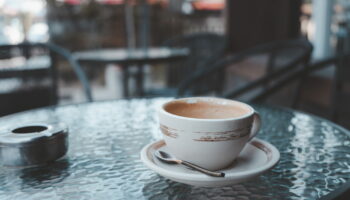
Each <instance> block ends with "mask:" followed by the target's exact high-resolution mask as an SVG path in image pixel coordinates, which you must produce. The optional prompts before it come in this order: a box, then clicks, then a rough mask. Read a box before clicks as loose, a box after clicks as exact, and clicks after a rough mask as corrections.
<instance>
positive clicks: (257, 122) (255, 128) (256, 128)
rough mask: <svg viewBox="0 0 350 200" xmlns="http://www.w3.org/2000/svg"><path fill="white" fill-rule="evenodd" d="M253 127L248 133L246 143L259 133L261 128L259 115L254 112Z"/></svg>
mask: <svg viewBox="0 0 350 200" xmlns="http://www.w3.org/2000/svg"><path fill="white" fill-rule="evenodd" d="M253 120H254V121H253V127H252V129H251V132H250V136H249V139H248V142H249V141H250V140H252V139H253V138H254V137H255V136H256V135H257V134H258V132H259V129H260V127H261V118H260V115H259V113H257V112H255V113H254V116H253Z"/></svg>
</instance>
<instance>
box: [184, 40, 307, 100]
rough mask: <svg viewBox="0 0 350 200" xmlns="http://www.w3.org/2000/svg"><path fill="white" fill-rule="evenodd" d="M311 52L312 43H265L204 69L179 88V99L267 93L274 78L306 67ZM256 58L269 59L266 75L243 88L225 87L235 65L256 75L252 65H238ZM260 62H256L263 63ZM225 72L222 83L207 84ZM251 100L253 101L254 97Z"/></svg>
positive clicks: (242, 86) (291, 41)
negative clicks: (254, 89)
mask: <svg viewBox="0 0 350 200" xmlns="http://www.w3.org/2000/svg"><path fill="white" fill-rule="evenodd" d="M311 52H312V45H311V44H310V43H309V42H308V41H306V40H304V39H297V40H288V41H277V42H272V43H268V44H263V45H259V46H256V47H253V48H250V49H246V50H243V51H241V52H238V53H235V54H232V55H227V56H226V57H224V58H221V59H220V60H218V61H217V62H216V63H215V64H214V65H212V66H207V67H205V68H203V70H202V71H200V72H197V73H196V74H194V75H193V76H191V77H190V78H188V79H187V80H185V81H184V82H182V83H181V85H180V87H179V89H178V96H186V95H191V96H193V95H207V94H213V95H217V96H224V97H226V98H237V97H238V96H240V95H245V94H246V93H247V92H250V91H251V90H252V88H261V89H262V90H264V88H266V87H267V86H268V85H269V84H272V81H274V80H273V79H274V78H277V77H278V78H282V77H283V76H285V75H286V74H288V73H289V72H291V71H294V70H297V69H298V68H304V67H305V66H306V65H307V63H308V61H309V58H310V55H311ZM254 56H258V57H259V56H260V57H261V56H264V57H265V59H264V60H265V61H264V62H265V65H264V66H259V67H261V68H263V70H264V71H265V73H264V74H263V75H261V76H259V77H257V78H255V79H254V80H249V82H248V83H245V84H243V85H241V86H238V87H233V88H232V87H231V88H230V86H231V85H228V87H226V88H223V87H224V85H225V84H224V82H225V79H226V80H227V79H229V78H231V77H230V74H229V72H228V71H226V70H227V69H228V68H229V67H232V66H233V67H234V68H236V69H237V70H238V71H239V70H246V69H248V74H254V73H256V71H255V70H256V69H257V68H255V69H254V68H253V69H249V67H248V66H242V65H235V64H237V63H242V61H245V60H247V59H250V58H252V57H254ZM259 59H260V58H259ZM259 59H255V60H258V62H260V61H259ZM248 65H249V64H248ZM249 70H251V71H249ZM223 72H224V74H225V75H226V76H225V77H222V78H221V79H220V81H218V82H208V81H206V80H207V78H208V77H210V76H215V74H217V73H223ZM227 75H228V76H227ZM249 98H253V96H251V97H249ZM245 100H249V99H245Z"/></svg>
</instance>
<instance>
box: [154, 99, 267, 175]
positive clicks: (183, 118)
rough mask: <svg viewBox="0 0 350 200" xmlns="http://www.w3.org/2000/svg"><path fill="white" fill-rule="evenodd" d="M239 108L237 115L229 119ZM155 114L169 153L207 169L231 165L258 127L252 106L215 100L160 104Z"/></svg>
mask: <svg viewBox="0 0 350 200" xmlns="http://www.w3.org/2000/svg"><path fill="white" fill-rule="evenodd" d="M206 105H208V106H207V107H206ZM177 106H179V107H177ZM181 106H182V107H181ZM186 106H187V107H186ZM191 106H192V107H191ZM193 106H197V108H194V107H193ZM209 107H210V108H209ZM185 108H186V109H185ZM212 108H213V109H212ZM238 108H239V109H241V110H240V112H238V116H234V115H232V116H230V114H229V113H230V112H231V111H232V112H233V110H234V109H237V110H238ZM191 109H192V110H191ZM242 109H243V110H242ZM187 110H189V112H188V113H186V112H187ZM181 112H182V113H181ZM201 112H202V113H201ZM205 112H207V113H205ZM210 112H212V113H215V114H213V116H212V114H210ZM179 113H181V114H179ZM184 113H185V114H184ZM198 113H199V114H198ZM203 113H204V114H203ZM208 113H209V114H208ZM196 114H197V115H198V116H199V117H198V116H196ZM201 114H203V115H204V116H200V115H201ZM158 115H159V123H160V129H161V131H162V133H163V138H164V140H165V143H166V145H167V147H168V148H169V151H170V153H171V154H173V155H174V156H176V157H177V158H179V159H182V160H186V161H189V162H192V163H194V164H196V165H199V166H201V167H204V168H207V169H209V170H218V169H223V168H226V167H228V166H229V165H230V164H232V163H233V161H234V160H235V159H236V158H237V156H238V155H239V153H240V152H241V151H242V149H243V148H244V146H245V145H246V144H247V142H249V141H250V140H251V139H252V138H253V137H254V136H255V135H256V134H257V132H258V130H259V129H260V124H261V120H260V117H259V114H258V113H257V112H256V111H255V110H254V109H253V108H252V107H251V106H249V105H247V104H245V103H242V102H239V101H234V100H228V99H221V98H214V97H191V98H183V99H175V100H172V101H170V102H167V103H165V104H163V105H162V106H161V108H160V109H159V110H158ZM191 115H193V116H191Z"/></svg>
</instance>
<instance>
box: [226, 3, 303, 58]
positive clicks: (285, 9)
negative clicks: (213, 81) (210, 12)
mask: <svg viewBox="0 0 350 200" xmlns="http://www.w3.org/2000/svg"><path fill="white" fill-rule="evenodd" d="M300 6H301V0H227V1H226V9H227V12H226V13H227V29H226V30H227V36H228V40H229V44H230V48H229V50H230V51H239V50H242V49H244V48H248V47H251V46H254V45H257V44H259V43H263V42H268V41H273V40H281V39H287V38H295V37H298V36H299V35H300V22H299V20H300V19H299V18H300Z"/></svg>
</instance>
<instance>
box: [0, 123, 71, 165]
mask: <svg viewBox="0 0 350 200" xmlns="http://www.w3.org/2000/svg"><path fill="white" fill-rule="evenodd" d="M67 150H68V128H67V126H66V125H64V124H62V123H55V124H45V123H33V124H26V125H24V126H19V127H15V128H12V129H9V130H6V131H3V132H0V162H1V163H2V164H3V165H6V166H30V165H40V164H44V163H47V162H51V161H54V160H57V159H59V158H61V157H63V156H64V155H65V154H66V152H67Z"/></svg>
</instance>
